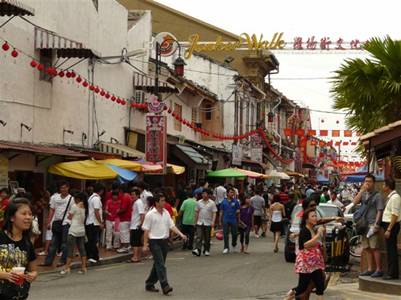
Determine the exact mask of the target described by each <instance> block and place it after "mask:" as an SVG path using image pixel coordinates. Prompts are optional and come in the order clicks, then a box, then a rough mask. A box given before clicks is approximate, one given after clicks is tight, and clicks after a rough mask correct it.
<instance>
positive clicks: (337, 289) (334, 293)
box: [325, 283, 400, 300]
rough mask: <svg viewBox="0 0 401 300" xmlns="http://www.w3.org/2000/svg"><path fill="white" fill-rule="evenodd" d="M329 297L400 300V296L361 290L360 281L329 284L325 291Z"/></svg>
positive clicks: (344, 299) (352, 299)
mask: <svg viewBox="0 0 401 300" xmlns="http://www.w3.org/2000/svg"><path fill="white" fill-rule="evenodd" d="M325 297H327V299H341V300H354V299H361V300H362V299H363V300H379V299H380V300H399V299H400V296H398V295H397V296H396V295H388V294H381V293H370V292H365V291H361V290H359V288H358V283H346V284H339V285H336V286H329V287H328V288H327V290H326V291H325Z"/></svg>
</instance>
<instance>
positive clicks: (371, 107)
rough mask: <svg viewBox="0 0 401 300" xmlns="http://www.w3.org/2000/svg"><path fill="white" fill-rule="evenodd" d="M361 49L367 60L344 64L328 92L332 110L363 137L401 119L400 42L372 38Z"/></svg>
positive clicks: (336, 72)
mask: <svg viewBox="0 0 401 300" xmlns="http://www.w3.org/2000/svg"><path fill="white" fill-rule="evenodd" d="M363 49H364V50H366V51H367V52H368V53H369V54H370V57H369V58H367V59H359V58H358V59H347V60H345V62H344V63H343V64H342V65H341V67H340V68H339V70H337V71H335V76H334V78H333V83H332V84H333V86H332V89H331V93H332V95H333V97H334V105H333V108H334V109H340V110H344V111H345V112H346V113H347V116H346V124H347V125H348V127H349V128H350V129H353V130H356V131H358V132H360V133H362V134H364V133H367V132H370V131H372V130H374V129H377V128H379V127H381V126H384V125H386V124H388V123H391V122H395V121H397V120H400V119H401V41H393V40H392V39H391V38H390V37H389V36H387V37H386V38H385V39H384V40H382V39H380V38H372V39H370V40H369V41H368V42H367V43H365V44H364V46H363Z"/></svg>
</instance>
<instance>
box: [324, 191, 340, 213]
mask: <svg viewBox="0 0 401 300" xmlns="http://www.w3.org/2000/svg"><path fill="white" fill-rule="evenodd" d="M327 203H328V204H334V205H336V206H337V207H338V208H339V209H341V210H344V204H342V202H341V201H340V200H338V199H337V194H336V193H335V192H334V191H333V192H332V193H331V194H330V200H329V201H327Z"/></svg>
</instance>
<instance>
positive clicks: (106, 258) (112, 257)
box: [37, 248, 132, 274]
mask: <svg viewBox="0 0 401 300" xmlns="http://www.w3.org/2000/svg"><path fill="white" fill-rule="evenodd" d="M38 252H39V251H37V253H38ZM99 256H100V257H101V260H100V261H99V262H98V263H97V264H91V263H89V262H88V268H90V267H92V266H99V265H107V264H113V263H119V262H123V261H126V260H128V259H130V258H131V257H132V251H130V252H129V253H123V254H119V253H117V252H115V251H107V250H106V248H100V249H99ZM45 257H46V256H37V265H38V272H39V273H40V274H43V273H57V272H60V271H61V270H62V269H63V267H58V268H57V267H56V266H57V263H58V261H59V259H60V257H57V256H56V258H55V259H54V262H53V266H49V267H41V266H39V265H40V264H42V263H43V262H44V260H45ZM80 267H81V259H80V257H79V256H76V257H74V260H73V262H72V264H71V269H78V268H80Z"/></svg>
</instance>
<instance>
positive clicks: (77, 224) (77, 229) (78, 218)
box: [68, 204, 85, 237]
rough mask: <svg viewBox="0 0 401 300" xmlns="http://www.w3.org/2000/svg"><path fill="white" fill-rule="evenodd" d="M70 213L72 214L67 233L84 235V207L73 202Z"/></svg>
mask: <svg viewBox="0 0 401 300" xmlns="http://www.w3.org/2000/svg"><path fill="white" fill-rule="evenodd" d="M70 214H72V215H73V216H72V220H71V226H70V229H69V230H68V234H71V235H72V236H76V237H81V236H85V208H81V207H78V206H77V205H76V204H74V205H72V207H71V209H70Z"/></svg>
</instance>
